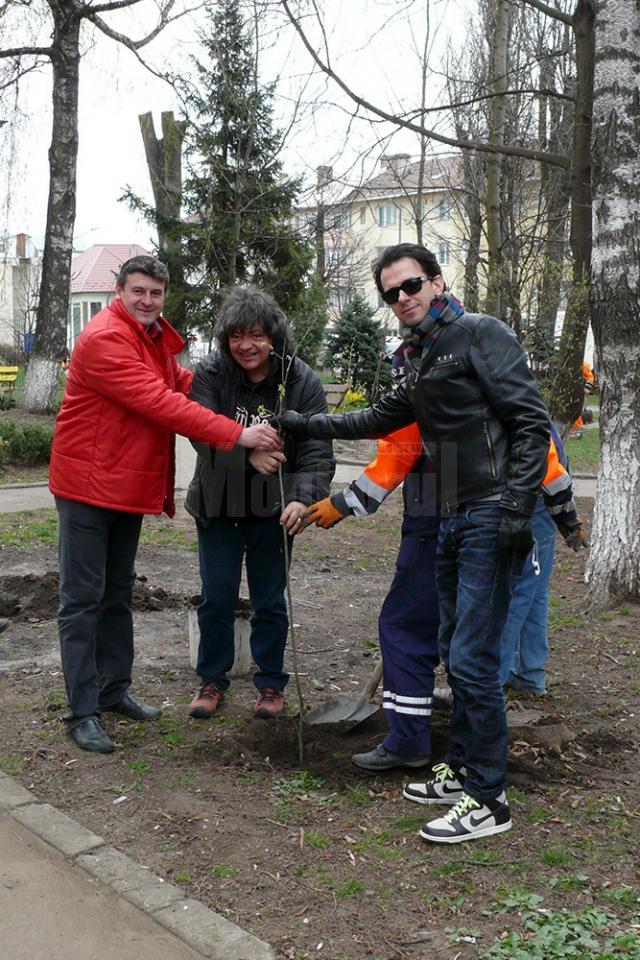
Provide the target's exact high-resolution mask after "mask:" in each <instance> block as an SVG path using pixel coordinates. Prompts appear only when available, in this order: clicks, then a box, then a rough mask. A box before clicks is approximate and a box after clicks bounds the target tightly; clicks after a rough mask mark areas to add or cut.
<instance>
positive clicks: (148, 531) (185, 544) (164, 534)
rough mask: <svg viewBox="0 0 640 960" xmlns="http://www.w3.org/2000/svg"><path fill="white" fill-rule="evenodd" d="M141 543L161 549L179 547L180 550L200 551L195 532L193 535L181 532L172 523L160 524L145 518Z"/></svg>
mask: <svg viewBox="0 0 640 960" xmlns="http://www.w3.org/2000/svg"><path fill="white" fill-rule="evenodd" d="M140 543H153V544H155V545H156V546H159V547H177V548H178V549H179V550H190V551H192V552H195V551H196V550H197V549H198V542H197V539H196V534H195V530H194V532H193V533H191V532H187V531H185V530H180V529H178V528H177V527H174V526H173V524H171V523H159V522H158V521H157V520H150V519H148V518H147V517H145V520H144V523H143V524H142V531H141V533H140Z"/></svg>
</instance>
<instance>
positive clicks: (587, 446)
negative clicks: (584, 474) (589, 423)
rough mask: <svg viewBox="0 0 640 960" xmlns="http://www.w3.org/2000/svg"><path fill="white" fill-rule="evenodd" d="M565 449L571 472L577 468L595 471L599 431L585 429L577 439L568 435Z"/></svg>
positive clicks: (598, 448)
mask: <svg viewBox="0 0 640 960" xmlns="http://www.w3.org/2000/svg"><path fill="white" fill-rule="evenodd" d="M565 449H566V451H567V457H568V458H569V463H570V465H571V470H572V472H573V473H576V471H579V470H587V471H588V472H589V473H595V472H596V470H597V468H598V464H599V462H600V431H599V430H598V429H597V428H596V429H594V430H588V429H585V430H584V431H583V434H582V437H581V438H580V439H579V440H577V439H576V438H575V437H568V439H567V441H566V443H565Z"/></svg>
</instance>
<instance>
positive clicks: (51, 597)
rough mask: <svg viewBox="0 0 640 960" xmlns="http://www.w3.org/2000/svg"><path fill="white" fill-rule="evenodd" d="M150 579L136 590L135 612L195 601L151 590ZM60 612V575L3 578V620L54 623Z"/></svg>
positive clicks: (0, 604)
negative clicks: (46, 621)
mask: <svg viewBox="0 0 640 960" xmlns="http://www.w3.org/2000/svg"><path fill="white" fill-rule="evenodd" d="M145 581H146V578H141V579H140V580H136V582H135V585H134V588H133V609H134V610H143V611H145V610H167V609H171V608H176V607H185V606H187V605H189V604H190V603H191V602H192V601H193V600H197V599H198V598H194V597H191V596H184V594H182V593H172V592H171V591H170V590H165V589H164V588H163V587H155V586H149V585H148V584H147V583H146V582H145ZM57 612H58V574H57V573H56V572H55V571H53V570H49V571H47V572H46V573H42V574H36V573H27V574H21V575H15V574H14V575H12V574H10V575H8V576H3V577H0V617H9V618H10V619H11V620H53V619H54V618H55V616H56V614H57Z"/></svg>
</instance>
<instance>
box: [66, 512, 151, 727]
mask: <svg viewBox="0 0 640 960" xmlns="http://www.w3.org/2000/svg"><path fill="white" fill-rule="evenodd" d="M56 507H57V509H58V517H59V523H60V534H59V543H58V557H59V564H60V608H59V610H58V630H59V636H60V655H61V658H62V669H63V672H64V679H65V684H66V688H67V698H68V701H69V707H70V713H69V714H68V715H67V716H66V717H65V720H66V721H67V723H68V725H69V726H70V727H73V726H74V725H75V723H77V722H78V721H79V720H82V719H84V718H86V717H95V716H98V715H99V714H100V711H101V709H105V708H106V707H111V706H114V704H116V703H119V701H120V700H122V698H123V697H124V696H125V694H126V692H127V689H128V687H129V685H130V683H131V668H132V666H133V619H132V616H131V593H132V589H133V583H134V581H135V570H134V563H135V558H136V552H137V549H138V540H139V538H140V528H141V526H142V514H139V513H124V512H122V511H121V510H105V509H103V508H102V507H94V506H91V505H90V504H88V503H80V502H78V501H75V500H65V499H63V498H62V497H56Z"/></svg>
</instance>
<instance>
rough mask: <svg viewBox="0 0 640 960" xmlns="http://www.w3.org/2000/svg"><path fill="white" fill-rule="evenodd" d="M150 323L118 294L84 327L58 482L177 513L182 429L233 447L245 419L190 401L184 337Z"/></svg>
mask: <svg viewBox="0 0 640 960" xmlns="http://www.w3.org/2000/svg"><path fill="white" fill-rule="evenodd" d="M159 326H160V328H161V331H162V332H161V333H159V334H156V335H155V337H154V335H153V334H152V333H150V332H149V331H148V330H146V329H145V328H144V327H143V326H142V325H141V324H140V323H138V321H137V320H136V319H135V318H134V317H132V316H131V314H130V313H129V311H128V310H127V309H126V308H125V306H124V304H123V303H122V301H121V300H120V299H119V298H116V299H115V300H114V301H113V303H112V304H111V305H110V306H108V307H106V308H105V309H104V310H101V311H100V313H98V314H97V315H96V316H95V317H94V318H93V320H91V321H90V322H89V323H88V324H87V326H86V327H85V328H84V330H83V331H82V333H81V334H80V336H79V337H78V339H77V341H76V345H75V348H74V351H73V355H72V357H71V363H70V366H69V374H68V378H67V386H66V389H65V392H64V399H63V401H62V407H61V409H60V413H59V414H58V419H57V420H56V428H55V433H54V437H53V447H52V451H51V463H50V469H49V489H50V490H51V492H52V493H54V494H56V495H57V496H59V497H65V498H66V499H68V500H81V501H82V502H83V503H91V504H93V505H94V506H97V507H106V508H107V509H111V510H122V511H124V512H127V513H162V511H163V510H164V511H165V512H166V513H168V514H169V516H170V517H171V516H173V514H174V513H175V504H174V499H173V484H174V474H175V434H176V433H181V434H183V435H184V436H186V437H189V438H190V439H192V440H199V441H201V442H204V443H208V444H210V445H211V446H216V447H219V448H220V449H222V450H230V449H231V447H233V445H234V443H235V442H236V440H237V439H238V437H239V435H240V433H241V432H242V427H241V426H240V424H238V423H235V421H233V420H230V419H229V418H228V417H223V416H220V415H218V414H215V413H213V412H212V411H211V410H207V409H205V408H204V407H202V406H200V404H199V403H193V402H192V401H191V400H187V396H186V395H187V394H188V393H189V389H190V387H191V377H192V374H191V371H190V370H185V369H184V368H183V367H181V366H179V364H178V363H177V361H176V358H175V356H174V354H176V353H179V352H180V350H182V348H183V346H184V343H183V341H182V338H181V337H180V336H179V335H178V333H177V332H176V331H175V330H174V329H173V327H172V326H171V325H170V324H169V323H167V321H166V320H165V319H164V318H163V317H160V320H159Z"/></svg>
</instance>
